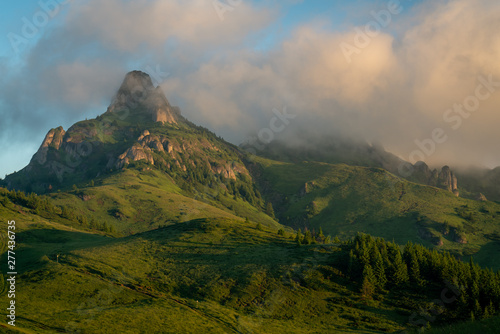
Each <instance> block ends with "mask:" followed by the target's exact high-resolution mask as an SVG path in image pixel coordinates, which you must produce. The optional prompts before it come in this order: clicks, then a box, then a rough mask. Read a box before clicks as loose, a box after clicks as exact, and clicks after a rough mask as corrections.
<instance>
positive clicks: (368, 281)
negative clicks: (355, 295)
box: [361, 264, 377, 299]
mask: <svg viewBox="0 0 500 334" xmlns="http://www.w3.org/2000/svg"><path fill="white" fill-rule="evenodd" d="M362 277H363V283H362V284H361V294H362V296H363V298H365V299H372V297H373V294H374V293H375V286H376V285H377V279H376V277H375V274H374V273H373V269H372V267H371V266H370V265H369V264H368V265H365V267H364V269H363V275H362Z"/></svg>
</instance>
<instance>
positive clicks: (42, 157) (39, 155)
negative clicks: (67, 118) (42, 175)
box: [32, 126, 66, 165]
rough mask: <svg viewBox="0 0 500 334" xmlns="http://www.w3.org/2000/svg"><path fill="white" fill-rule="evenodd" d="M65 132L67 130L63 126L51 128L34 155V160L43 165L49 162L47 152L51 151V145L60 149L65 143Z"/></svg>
mask: <svg viewBox="0 0 500 334" xmlns="http://www.w3.org/2000/svg"><path fill="white" fill-rule="evenodd" d="M65 134H66V132H65V131H64V129H63V127H62V126H60V127H58V128H55V129H51V130H50V131H49V132H48V133H47V135H46V136H45V139H44V140H43V142H42V145H40V148H39V149H38V151H37V152H36V153H35V155H34V156H33V159H32V161H33V160H34V161H36V162H38V163H39V164H41V165H43V164H45V163H46V162H47V153H48V152H49V147H53V148H55V149H56V150H58V149H59V148H60V147H61V144H62V143H63V139H64V135H65Z"/></svg>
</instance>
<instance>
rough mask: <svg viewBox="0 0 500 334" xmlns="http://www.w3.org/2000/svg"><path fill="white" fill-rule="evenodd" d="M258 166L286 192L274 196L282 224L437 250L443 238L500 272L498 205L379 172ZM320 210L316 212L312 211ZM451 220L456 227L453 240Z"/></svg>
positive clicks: (305, 164) (341, 166)
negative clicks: (463, 238)
mask: <svg viewBox="0 0 500 334" xmlns="http://www.w3.org/2000/svg"><path fill="white" fill-rule="evenodd" d="M255 161H256V162H257V163H259V164H260V165H261V166H262V181H263V182H264V183H265V184H266V186H268V187H270V188H271V189H272V191H273V192H274V193H275V194H276V193H280V194H281V195H275V199H276V200H275V202H277V203H279V204H278V205H277V206H278V207H279V206H281V208H282V210H281V211H280V212H279V216H280V222H282V223H283V224H286V225H291V226H293V227H295V228H302V229H303V228H304V227H307V228H309V229H313V228H314V229H316V230H318V228H319V227H322V228H323V230H324V232H325V233H329V234H331V235H346V236H349V235H352V234H354V233H356V232H365V233H368V234H372V235H375V236H381V237H384V238H386V239H388V240H392V239H394V240H395V241H396V242H397V243H400V244H404V243H406V242H407V241H408V240H410V241H414V242H417V243H420V244H424V245H426V246H433V245H434V244H435V241H436V240H439V237H441V238H442V240H443V242H444V244H443V246H442V247H441V248H443V249H447V250H450V251H454V252H457V253H459V254H462V255H469V254H476V257H477V260H478V261H479V262H480V263H481V264H482V265H485V266H490V267H493V268H494V269H498V268H500V263H499V262H498V261H497V258H496V255H497V254H498V253H497V252H498V250H499V249H500V239H499V238H498V235H497V231H498V230H499V227H500V205H498V204H497V203H494V202H478V201H473V200H468V199H463V198H457V197H455V196H454V195H453V194H451V193H450V192H447V191H444V190H441V189H437V188H434V187H429V186H423V185H420V184H415V183H411V182H408V181H406V180H402V179H399V178H396V177H395V176H394V175H392V174H390V173H388V172H386V171H384V170H382V169H378V168H365V167H353V166H347V165H344V164H338V165H332V164H326V163H316V162H303V163H297V164H291V163H283V162H276V161H272V160H267V159H262V158H256V159H255ZM306 183H307V190H306V189H305V184H306ZM313 206H314V211H312V210H311V209H310V208H311V207H313ZM465 206H467V208H465ZM459 210H467V212H472V213H473V214H474V221H470V220H467V219H464V218H463V217H461V216H460V215H459V214H458V211H459ZM297 217H298V218H297ZM445 222H448V224H449V226H450V229H451V233H449V234H447V235H445V233H444V231H445V225H444V223H445ZM455 230H457V231H460V230H461V231H463V232H464V234H465V236H466V238H467V241H468V243H467V244H465V245H464V244H460V243H458V242H456V241H457V239H456V238H455V237H454V231H455ZM492 255H495V256H492Z"/></svg>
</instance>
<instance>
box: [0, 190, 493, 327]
mask: <svg viewBox="0 0 500 334" xmlns="http://www.w3.org/2000/svg"><path fill="white" fill-rule="evenodd" d="M3 198H5V197H3ZM2 203H3V204H6V205H7V206H4V205H3V204H2V206H0V211H1V214H2V216H9V217H12V218H14V219H17V227H18V231H17V233H18V234H17V238H18V241H19V244H18V246H17V247H18V248H17V251H16V256H17V259H18V263H17V266H18V268H20V269H19V274H20V275H19V276H18V284H17V290H18V297H17V302H18V305H22V307H20V308H19V313H18V316H19V317H18V327H21V328H25V329H28V330H32V332H36V333H43V332H47V333H52V332H56V331H69V332H73V331H76V330H81V332H89V333H94V332H102V333H116V332H123V333H128V332H130V333H133V332H137V329H138V328H148V330H150V331H151V332H166V333H179V332H183V333H184V332H185V333H200V332H203V333H205V332H207V333H218V332H220V333H224V332H241V333H252V332H258V333H260V332H272V333H278V332H279V333H282V332H287V333H317V332H329V333H336V332H338V333H347V332H350V331H352V332H356V333H372V332H397V331H399V330H402V329H403V328H404V327H407V326H409V328H413V327H414V328H419V326H421V325H422V324H424V323H425V324H426V323H427V321H428V318H430V316H431V315H432V316H435V320H434V321H433V322H432V326H433V327H434V326H437V325H441V324H446V323H447V322H448V321H452V320H454V319H456V318H460V317H462V316H463V314H465V313H466V314H467V317H471V315H472V314H474V317H475V318H476V319H478V320H479V319H482V318H488V317H489V316H490V315H491V314H493V313H495V311H494V310H495V309H498V306H499V305H498V302H499V299H498V291H497V290H498V280H499V277H498V274H493V273H492V272H491V271H488V270H482V269H480V268H479V266H477V265H475V264H468V263H462V262H460V261H457V260H456V259H454V258H453V257H451V256H450V255H446V254H440V253H438V252H436V251H429V250H427V249H425V248H423V247H421V246H416V245H411V244H409V245H407V246H406V248H405V250H404V252H401V251H400V248H399V247H398V246H397V245H396V244H394V243H388V242H385V241H383V240H381V239H373V238H371V237H368V236H358V237H356V238H355V239H353V240H347V241H344V242H339V241H338V240H333V243H330V244H324V243H323V242H325V239H326V237H325V238H324V239H323V237H321V233H320V232H318V233H316V234H312V233H311V232H309V231H306V232H305V234H304V236H303V239H302V242H301V243H302V245H301V246H298V245H297V242H296V240H295V239H296V235H295V234H291V233H288V232H281V233H278V231H277V230H272V229H268V228H267V227H262V228H261V229H259V228H257V226H256V224H255V223H252V222H245V221H236V220H232V219H194V220H190V221H186V222H182V223H176V224H172V225H170V226H166V227H161V228H158V229H155V230H151V231H147V232H143V233H138V234H135V235H132V236H128V237H122V238H112V237H109V236H103V235H102V234H101V233H98V234H94V233H85V232H80V231H76V230H72V229H71V228H67V227H65V226H63V225H59V224H55V223H50V222H47V221H46V220H45V219H44V218H42V217H39V216H36V215H33V214H31V213H29V208H26V207H24V206H21V205H15V204H14V203H12V202H11V201H10V200H9V199H7V200H2ZM29 218H31V219H33V220H34V221H30V220H29ZM2 225H5V223H3V224H2ZM4 227H5V226H4ZM280 234H281V235H280ZM307 235H312V238H313V241H312V242H311V243H310V245H307V244H308V243H309V242H307ZM4 247H5V245H4ZM4 249H5V248H4ZM131 259H133V261H131ZM4 260H5V259H4V258H2V262H3V263H5V261H4ZM447 281H449V282H451V283H449V284H450V285H451V286H452V287H455V286H458V287H459V288H458V289H460V290H459V291H460V292H459V298H458V299H457V300H453V302H449V303H447V304H445V306H444V309H443V310H442V311H441V310H438V309H437V307H438V306H439V305H437V306H436V304H435V302H433V300H435V299H439V298H440V296H441V292H442V290H443V289H445V288H447V287H448V286H449V285H448V283H446V282H447ZM486 282H488V283H487V284H486ZM493 283H495V284H493ZM452 289H453V288H450V291H451V292H449V293H447V295H446V296H447V298H449V299H450V300H451V299H452V297H453V296H454V294H453V291H452ZM488 289H493V290H492V291H490V290H488ZM495 289H496V290H495ZM3 290H4V291H5V286H4V287H3ZM476 294H477V297H473V296H476ZM474 298H476V300H477V301H478V304H476V303H475V302H473V301H474ZM6 300H7V298H6V295H5V293H4V294H3V295H2V303H5V301H6ZM471 303H472V304H471ZM471 305H472V306H471ZM471 307H472V308H471ZM419 309H424V310H428V312H429V315H427V317H426V315H425V314H424V315H423V316H422V315H420V314H419V313H418V310H419ZM438 311H439V312H438ZM471 312H472V313H471ZM462 313H463V314H462ZM116 319H120V321H117V320H116ZM460 319H463V318H460ZM28 332H30V331H28Z"/></svg>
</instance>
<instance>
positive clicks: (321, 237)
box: [317, 227, 326, 244]
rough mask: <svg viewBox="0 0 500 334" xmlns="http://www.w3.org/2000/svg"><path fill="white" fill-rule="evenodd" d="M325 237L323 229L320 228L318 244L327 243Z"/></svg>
mask: <svg viewBox="0 0 500 334" xmlns="http://www.w3.org/2000/svg"><path fill="white" fill-rule="evenodd" d="M325 239H326V238H325V235H324V234H323V229H322V228H321V227H320V228H319V232H318V236H317V240H318V242H320V243H322V244H324V243H325Z"/></svg>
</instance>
